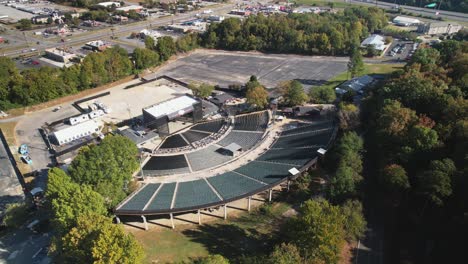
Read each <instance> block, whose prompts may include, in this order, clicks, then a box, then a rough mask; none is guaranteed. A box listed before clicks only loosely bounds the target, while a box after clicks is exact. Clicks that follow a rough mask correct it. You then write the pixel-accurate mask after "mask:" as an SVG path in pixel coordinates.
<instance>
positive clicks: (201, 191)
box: [174, 180, 220, 208]
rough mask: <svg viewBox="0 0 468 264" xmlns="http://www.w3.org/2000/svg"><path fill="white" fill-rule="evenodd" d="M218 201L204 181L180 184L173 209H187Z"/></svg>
mask: <svg viewBox="0 0 468 264" xmlns="http://www.w3.org/2000/svg"><path fill="white" fill-rule="evenodd" d="M219 201H220V199H219V197H218V196H217V195H216V194H215V193H214V192H213V189H211V187H210V186H209V185H208V184H207V183H206V181H205V180H197V181H189V182H180V183H179V187H178V189H177V196H176V200H175V205H174V208H189V207H193V206H197V205H199V204H210V203H215V202H219Z"/></svg>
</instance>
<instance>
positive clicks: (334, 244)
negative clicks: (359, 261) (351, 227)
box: [288, 199, 345, 263]
mask: <svg viewBox="0 0 468 264" xmlns="http://www.w3.org/2000/svg"><path fill="white" fill-rule="evenodd" d="M343 221H344V219H343V216H342V214H341V211H340V208H339V207H337V206H333V205H331V204H329V203H328V202H327V201H326V200H323V199H318V200H308V201H306V202H305V203H304V204H303V205H302V206H301V208H300V214H299V216H298V217H296V218H293V219H291V220H290V223H289V225H288V227H289V228H290V229H291V230H290V232H288V234H289V236H290V238H291V241H292V243H293V244H295V245H296V246H297V247H298V248H299V250H300V251H301V255H302V257H303V258H304V259H305V261H306V262H308V261H314V263H338V261H339V259H340V252H341V247H342V245H343V242H344V238H345V232H344V230H343Z"/></svg>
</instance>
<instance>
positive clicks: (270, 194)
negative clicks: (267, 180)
mask: <svg viewBox="0 0 468 264" xmlns="http://www.w3.org/2000/svg"><path fill="white" fill-rule="evenodd" d="M268 192H269V193H268V202H271V198H272V196H273V189H270V190H269V191H268Z"/></svg>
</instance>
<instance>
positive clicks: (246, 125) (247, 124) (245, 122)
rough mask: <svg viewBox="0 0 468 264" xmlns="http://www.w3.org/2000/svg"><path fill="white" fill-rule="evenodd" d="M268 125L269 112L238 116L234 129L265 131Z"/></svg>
mask: <svg viewBox="0 0 468 264" xmlns="http://www.w3.org/2000/svg"><path fill="white" fill-rule="evenodd" d="M267 125H268V112H267V111H263V112H260V113H254V114H248V115H242V116H236V117H235V119H234V130H245V131H265V129H266V127H267Z"/></svg>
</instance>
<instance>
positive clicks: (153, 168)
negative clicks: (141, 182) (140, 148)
mask: <svg viewBox="0 0 468 264" xmlns="http://www.w3.org/2000/svg"><path fill="white" fill-rule="evenodd" d="M188 172H190V169H189V168H188V164H187V160H186V159H185V156H184V155H174V156H153V157H150V159H149V160H148V162H146V164H145V165H144V166H143V173H144V175H145V176H162V175H170V174H180V173H188Z"/></svg>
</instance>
